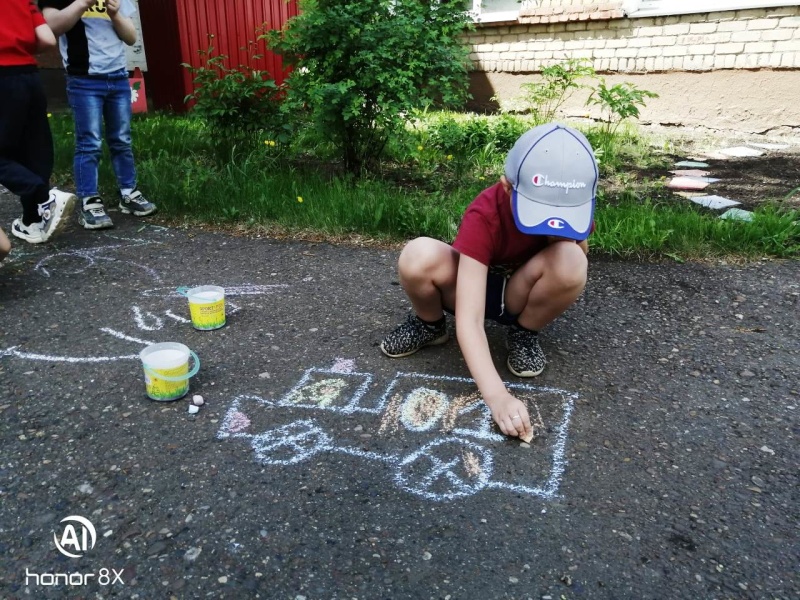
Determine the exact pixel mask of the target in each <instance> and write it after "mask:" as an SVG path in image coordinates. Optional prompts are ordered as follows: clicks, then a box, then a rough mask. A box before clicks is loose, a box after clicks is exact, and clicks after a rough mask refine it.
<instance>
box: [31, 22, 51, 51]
mask: <svg viewBox="0 0 800 600" xmlns="http://www.w3.org/2000/svg"><path fill="white" fill-rule="evenodd" d="M34 31H35V32H36V51H37V52H44V51H45V50H48V49H50V48H54V47H55V45H56V36H55V35H54V34H53V30H52V29H50V27H49V26H48V25H46V24H45V25H39V26H38V27H37V28H36V29H34Z"/></svg>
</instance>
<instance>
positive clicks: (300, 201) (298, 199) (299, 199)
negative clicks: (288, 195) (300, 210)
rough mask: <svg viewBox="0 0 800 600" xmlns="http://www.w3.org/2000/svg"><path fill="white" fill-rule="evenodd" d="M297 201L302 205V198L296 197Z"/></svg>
mask: <svg viewBox="0 0 800 600" xmlns="http://www.w3.org/2000/svg"><path fill="white" fill-rule="evenodd" d="M297 201H298V202H299V203H300V204H302V203H303V197H302V196H298V197H297Z"/></svg>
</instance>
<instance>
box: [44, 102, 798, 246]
mask: <svg viewBox="0 0 800 600" xmlns="http://www.w3.org/2000/svg"><path fill="white" fill-rule="evenodd" d="M529 126H530V123H528V122H526V120H525V118H523V117H516V116H509V115H502V116H499V117H477V116H475V115H472V116H470V115H457V114H453V113H436V114H431V115H427V116H425V117H423V118H422V119H420V120H419V121H417V122H416V123H415V124H414V126H413V127H412V128H410V129H409V130H408V131H407V133H406V135H403V136H397V137H395V138H393V139H392V140H390V143H389V144H388V146H387V147H388V151H387V154H388V156H387V160H386V161H385V162H384V163H383V167H382V170H381V172H380V173H375V174H373V175H372V176H371V177H366V178H363V179H360V180H352V179H350V178H347V177H344V176H342V175H341V174H340V173H339V172H338V171H337V168H336V163H335V159H334V158H333V157H334V156H335V154H334V152H333V149H332V148H330V146H329V145H327V144H326V142H325V141H324V140H319V139H315V137H314V135H313V133H311V132H303V133H302V135H298V136H297V137H296V138H295V140H294V141H293V142H292V143H291V144H286V145H282V144H279V143H277V142H275V141H273V140H269V139H263V138H258V137H257V136H256V137H250V138H246V137H241V136H239V137H238V138H237V139H231V137H227V136H226V137H220V136H215V135H214V134H213V133H212V132H210V131H208V130H207V129H206V128H205V126H204V125H203V123H202V122H201V121H199V120H197V119H193V118H189V117H185V116H175V115H166V114H151V115H147V116H137V117H136V118H135V119H134V123H133V130H134V131H133V137H134V151H135V155H136V163H137V169H138V172H139V181H140V184H141V187H142V188H143V189H144V190H145V192H146V193H147V195H148V196H150V197H152V198H153V199H154V200H156V201H157V202H158V204H159V209H160V215H162V216H163V217H166V218H167V219H169V220H172V221H181V222H186V223H193V224H198V223H202V224H206V225H208V226H211V227H229V226H235V227H237V228H240V229H248V228H252V229H254V230H255V229H257V228H262V227H266V228H268V229H270V230H272V231H275V230H280V231H283V232H293V233H296V234H302V235H310V236H314V237H316V238H320V237H322V238H331V239H339V238H342V237H347V236H350V235H357V236H362V237H369V238H372V239H375V240H377V241H379V242H382V243H396V242H402V241H404V240H407V239H410V238H412V237H416V236H420V235H427V236H431V237H436V238H439V239H444V240H448V241H449V240H452V238H453V237H454V235H455V233H456V231H457V228H458V223H459V220H460V218H461V214H462V213H463V211H464V208H465V207H466V206H467V204H468V203H469V202H470V201H471V200H472V199H473V198H474V197H475V196H476V195H477V194H478V193H479V192H480V190H481V189H483V188H485V187H487V186H488V185H490V184H492V183H494V182H495V181H496V180H497V178H498V177H499V175H500V174H501V173H502V168H503V160H504V157H505V154H506V152H507V151H508V149H509V148H510V146H511V145H512V144H513V142H514V141H515V140H516V138H517V137H518V136H519V135H520V134H521V133H522V132H524V131H525V130H526V129H527V128H528V127H529ZM52 128H53V134H54V140H55V150H56V171H55V176H54V178H55V183H57V184H58V185H61V186H63V187H66V188H67V189H72V181H71V180H72V176H71V161H72V152H73V147H72V144H73V137H72V122H71V119H70V117H69V115H68V114H56V115H54V116H53V119H52ZM584 132H585V133H586V134H587V137H589V139H590V140H592V139H593V136H594V135H596V132H595V131H593V130H591V129H589V130H586V129H584ZM612 154H613V155H612ZM599 160H600V164H601V170H602V172H603V178H602V179H601V188H603V187H604V186H605V185H606V184H607V183H608V185H607V187H608V189H603V190H602V192H601V193H600V194H598V203H597V210H596V226H597V227H596V231H595V233H594V234H593V235H592V237H591V239H590V245H591V246H592V248H593V252H601V253H604V254H607V255H612V256H618V257H625V258H640V259H651V258H665V257H667V258H672V259H675V260H692V259H698V258H708V257H716V256H726V257H729V256H740V257H745V258H747V257H750V258H754V257H757V258H760V257H764V256H771V257H780V258H787V257H796V256H798V255H800V224H799V223H798V222H799V221H800V214H798V212H797V211H785V210H780V209H778V208H777V207H776V206H774V205H767V206H765V207H764V208H761V209H758V210H756V211H755V215H754V219H753V221H752V222H740V221H727V220H721V219H719V218H717V215H716V214H715V213H711V212H709V211H707V210H703V209H699V208H698V207H696V206H694V205H692V204H691V203H688V202H687V203H682V202H681V203H678V202H676V201H674V200H671V199H667V198H666V197H665V194H664V190H663V185H662V184H661V183H660V182H657V181H654V182H643V181H634V179H633V177H632V176H630V175H629V174H628V169H629V168H631V169H632V168H634V167H635V168H636V169H641V168H651V169H654V170H658V169H664V172H665V171H666V167H667V165H668V164H669V162H668V158H667V156H666V154H665V153H664V152H661V151H660V150H659V149H658V148H654V147H653V146H652V145H651V144H649V143H648V140H647V139H646V138H643V137H642V136H640V135H638V134H637V133H636V131H635V130H634V129H632V128H627V129H623V130H621V131H620V132H619V133H618V135H617V136H616V137H615V139H614V146H613V153H609V155H607V156H601V157H599ZM612 181H614V182H616V185H614V186H611V185H610V183H609V182H612ZM620 182H622V183H621V184H620ZM100 186H101V192H103V193H105V194H106V195H108V196H109V197H113V195H114V194H115V187H116V186H115V182H114V176H113V173H112V171H111V168H110V161H109V160H108V159H107V157H105V159H104V160H103V161H102V162H101V167H100Z"/></svg>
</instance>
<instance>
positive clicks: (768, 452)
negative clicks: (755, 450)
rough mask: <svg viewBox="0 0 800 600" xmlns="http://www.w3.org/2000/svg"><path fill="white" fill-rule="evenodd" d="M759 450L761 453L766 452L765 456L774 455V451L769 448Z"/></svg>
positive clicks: (764, 447)
mask: <svg viewBox="0 0 800 600" xmlns="http://www.w3.org/2000/svg"><path fill="white" fill-rule="evenodd" d="M760 450H761V451H762V452H766V453H767V454H775V450H773V449H772V448H770V447H769V446H761V448H760Z"/></svg>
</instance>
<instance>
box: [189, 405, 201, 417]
mask: <svg viewBox="0 0 800 600" xmlns="http://www.w3.org/2000/svg"><path fill="white" fill-rule="evenodd" d="M199 412H200V407H199V406H197V405H196V404H190V405H189V414H190V415H196V414H197V413H199Z"/></svg>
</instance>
